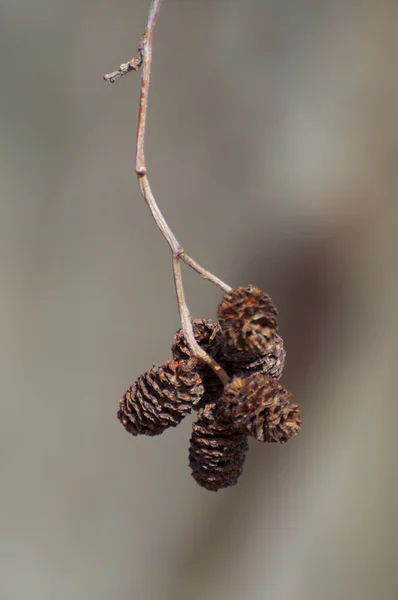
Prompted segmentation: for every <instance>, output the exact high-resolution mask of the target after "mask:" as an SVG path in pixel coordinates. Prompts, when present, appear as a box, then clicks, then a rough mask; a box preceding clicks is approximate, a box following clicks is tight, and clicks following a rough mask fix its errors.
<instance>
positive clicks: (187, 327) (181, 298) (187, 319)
mask: <svg viewBox="0 0 398 600" xmlns="http://www.w3.org/2000/svg"><path fill="white" fill-rule="evenodd" d="M173 275H174V285H175V289H176V294H177V304H178V311H179V313H180V318H181V327H182V330H183V332H184V337H185V339H186V341H187V343H188V345H189V348H190V350H191V352H192V353H193V354H194V356H195V357H196V358H198V359H199V360H201V361H202V362H204V363H206V364H208V365H209V367H211V368H212V369H213V371H214V372H215V373H216V375H218V377H219V378H220V379H221V381H222V382H223V384H224V385H225V384H227V383H228V381H229V377H228V375H227V373H226V372H225V371H224V369H223V368H222V367H220V365H219V364H218V363H217V362H216V361H215V360H214V359H213V358H211V356H209V355H208V354H207V352H205V351H204V350H203V348H201V347H200V346H199V344H198V343H197V341H196V339H195V335H194V332H193V329H192V318H191V314H190V312H189V309H188V306H187V303H186V301H185V294H184V287H183V285H182V274H181V261H180V258H179V256H178V255H175V254H173Z"/></svg>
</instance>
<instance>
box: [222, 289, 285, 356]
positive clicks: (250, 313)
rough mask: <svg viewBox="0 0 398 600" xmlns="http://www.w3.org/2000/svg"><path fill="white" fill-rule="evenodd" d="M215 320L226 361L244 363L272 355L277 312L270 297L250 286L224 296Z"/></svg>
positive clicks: (276, 327) (276, 326)
mask: <svg viewBox="0 0 398 600" xmlns="http://www.w3.org/2000/svg"><path fill="white" fill-rule="evenodd" d="M217 315H218V319H219V323H220V326H221V331H222V336H223V340H222V342H223V350H224V354H225V357H226V359H227V360H230V361H232V362H234V363H238V362H247V361H248V360H250V359H255V358H257V357H259V356H264V355H266V354H270V353H272V352H273V348H274V337H275V333H276V331H277V329H278V323H277V316H278V311H277V310H276V308H275V306H274V305H273V303H272V300H271V298H270V297H269V295H268V294H267V293H266V292H263V291H262V290H260V289H259V288H257V287H254V286H253V285H248V286H247V287H238V288H236V289H233V290H231V291H230V292H228V293H226V294H225V295H224V297H223V299H222V301H221V303H220V305H219V307H218V313H217Z"/></svg>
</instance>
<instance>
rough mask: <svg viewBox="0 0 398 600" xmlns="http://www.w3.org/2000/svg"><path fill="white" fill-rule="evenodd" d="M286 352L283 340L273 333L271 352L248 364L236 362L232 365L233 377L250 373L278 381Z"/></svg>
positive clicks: (240, 361)
mask: <svg viewBox="0 0 398 600" xmlns="http://www.w3.org/2000/svg"><path fill="white" fill-rule="evenodd" d="M285 359H286V352H285V349H284V347H283V339H282V338H281V336H280V335H278V334H277V333H275V336H274V343H273V347H272V351H271V352H270V353H269V354H265V355H264V356H259V357H258V358H256V359H252V360H250V361H248V362H244V361H242V360H238V362H236V364H234V367H235V368H234V370H233V373H234V375H241V376H242V377H246V376H247V375H250V374H252V373H263V374H264V375H269V376H270V377H273V378H274V379H279V378H280V377H281V375H282V371H283V367H284V366H285Z"/></svg>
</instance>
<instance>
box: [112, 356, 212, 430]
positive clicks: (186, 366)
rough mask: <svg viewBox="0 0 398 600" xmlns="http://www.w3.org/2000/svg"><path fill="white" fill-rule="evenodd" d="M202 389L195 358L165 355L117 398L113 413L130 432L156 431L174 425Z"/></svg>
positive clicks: (183, 415)
mask: <svg viewBox="0 0 398 600" xmlns="http://www.w3.org/2000/svg"><path fill="white" fill-rule="evenodd" d="M203 393H204V388H203V384H202V378H201V377H200V375H199V373H198V371H197V369H196V362H195V361H193V360H189V361H187V360H181V361H176V360H172V359H169V360H167V361H166V362H165V363H164V364H163V365H160V366H157V365H155V366H153V367H152V369H149V370H148V371H146V372H145V373H143V374H142V375H140V376H139V377H138V379H137V380H136V381H135V382H134V383H133V385H132V386H131V387H130V388H129V389H128V390H127V391H126V393H125V394H124V396H123V398H122V399H121V400H120V409H119V411H118V413H117V416H118V419H119V421H120V422H121V423H122V424H123V425H124V427H125V428H126V429H127V431H129V432H130V433H131V434H132V435H150V436H153V435H160V434H161V433H163V431H164V430H165V429H168V428H169V427H175V426H176V425H178V424H179V423H180V422H181V421H182V419H183V418H184V417H186V416H187V415H188V414H189V413H190V412H191V410H192V408H193V407H194V406H195V405H196V404H197V403H198V402H199V400H200V399H201V397H202V395H203Z"/></svg>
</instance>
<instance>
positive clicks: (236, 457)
mask: <svg viewBox="0 0 398 600" xmlns="http://www.w3.org/2000/svg"><path fill="white" fill-rule="evenodd" d="M215 409H216V405H215V403H209V404H207V405H206V406H204V407H203V408H201V409H200V410H199V412H198V418H197V420H196V421H195V422H194V423H193V425H192V429H193V431H192V436H191V445H190V448H189V465H190V467H191V469H192V476H193V478H194V479H195V481H196V482H197V483H198V484H199V485H200V486H201V487H204V488H206V489H207V490H210V491H213V492H217V491H218V490H220V489H223V488H227V487H231V486H233V485H236V484H237V483H238V479H239V476H240V475H241V473H242V469H243V465H244V462H245V458H246V452H247V450H248V443H247V435H246V434H244V433H241V432H237V431H234V430H233V429H231V426H230V425H228V424H227V423H225V422H224V423H223V422H222V421H220V420H219V419H218V418H217V414H216V412H215Z"/></svg>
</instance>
